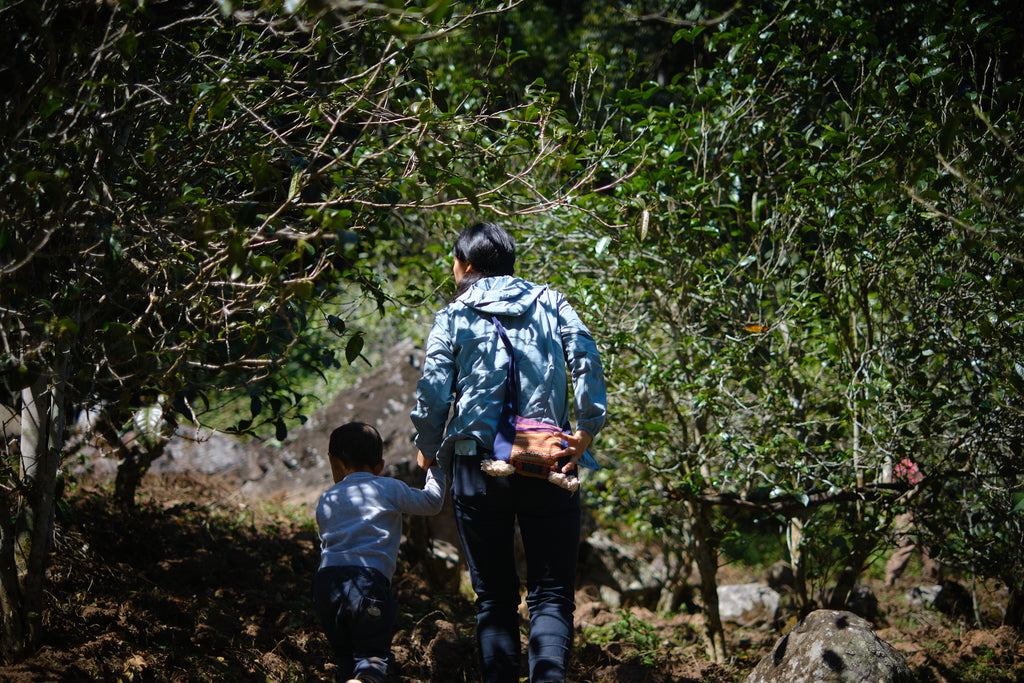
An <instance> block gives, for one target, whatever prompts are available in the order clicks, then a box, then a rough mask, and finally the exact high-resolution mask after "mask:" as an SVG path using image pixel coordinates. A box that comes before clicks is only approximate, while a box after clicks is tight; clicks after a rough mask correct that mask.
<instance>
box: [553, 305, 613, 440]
mask: <svg viewBox="0 0 1024 683" xmlns="http://www.w3.org/2000/svg"><path fill="white" fill-rule="evenodd" d="M557 296H558V326H559V330H560V331H561V335H562V346H563V348H564V349H565V361H566V363H568V365H569V371H570V372H571V375H572V377H571V379H572V389H573V404H574V406H573V407H574V409H575V412H576V429H580V430H583V431H585V432H587V433H588V434H590V435H591V436H597V433H598V432H599V431H601V428H602V427H603V426H604V422H605V416H606V414H607V408H608V399H607V397H606V394H605V386H604V369H603V368H602V366H601V357H600V355H599V354H598V351H597V344H596V343H595V342H594V338H593V337H592V336H591V334H590V330H588V329H587V326H586V325H584V324H583V321H582V320H580V318H579V316H578V315H576V311H575V310H573V308H572V306H571V305H570V304H569V302H568V301H566V300H565V298H564V297H562V296H561V295H557Z"/></svg>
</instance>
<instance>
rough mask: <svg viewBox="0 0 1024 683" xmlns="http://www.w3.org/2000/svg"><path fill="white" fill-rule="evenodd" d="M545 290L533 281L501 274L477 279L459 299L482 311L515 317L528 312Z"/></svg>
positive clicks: (488, 313)
mask: <svg viewBox="0 0 1024 683" xmlns="http://www.w3.org/2000/svg"><path fill="white" fill-rule="evenodd" d="M543 291H544V287H542V286H540V285H536V284H534V283H532V282H527V281H526V280H522V279H520V278H517V277H513V276H511V275H500V276H497V277H487V278H484V279H482V280H479V281H477V282H476V283H474V284H473V286H472V287H470V288H469V289H468V290H467V291H466V292H464V293H463V294H462V296H460V297H459V298H458V301H459V302H461V303H463V304H465V305H467V306H469V307H470V308H472V309H473V310H475V311H479V312H480V313H486V314H487V315H507V316H513V317H514V316H519V315H522V314H524V313H526V311H528V310H529V309H530V307H531V306H533V302H534V301H536V300H537V297H539V296H540V295H541V292H543Z"/></svg>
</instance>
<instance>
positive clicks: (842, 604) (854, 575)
mask: <svg viewBox="0 0 1024 683" xmlns="http://www.w3.org/2000/svg"><path fill="white" fill-rule="evenodd" d="M872 550H874V544H872V543H863V544H861V545H857V546H855V547H854V549H853V553H852V555H851V556H850V561H849V562H847V563H846V566H844V567H843V570H842V571H841V572H839V578H837V579H836V585H835V588H833V589H832V595H831V597H830V598H829V601H828V605H827V606H828V608H829V609H845V608H846V602H847V600H849V598H850V593H852V592H853V587H854V586H856V585H857V579H858V578H860V575H861V573H862V572H863V571H864V562H865V560H867V558H868V557H869V556H870V555H871V551H872Z"/></svg>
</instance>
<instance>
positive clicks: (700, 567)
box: [689, 502, 726, 664]
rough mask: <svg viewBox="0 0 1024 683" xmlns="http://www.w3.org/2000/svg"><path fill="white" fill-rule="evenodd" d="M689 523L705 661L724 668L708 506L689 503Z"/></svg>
mask: <svg viewBox="0 0 1024 683" xmlns="http://www.w3.org/2000/svg"><path fill="white" fill-rule="evenodd" d="M689 507H690V515H691V518H692V520H693V522H692V523H693V549H694V552H693V556H694V559H695V560H696V561H697V571H699V572H700V594H701V600H702V601H703V603H704V619H705V620H706V623H705V627H704V646H705V648H706V649H707V653H708V658H709V659H711V661H713V662H715V663H716V664H725V662H726V650H725V629H723V628H722V617H721V615H720V614H719V611H718V580H717V578H716V577H717V574H718V539H717V538H716V537H715V535H714V530H713V528H712V525H711V506H710V505H706V504H703V503H696V502H694V503H690V504H689Z"/></svg>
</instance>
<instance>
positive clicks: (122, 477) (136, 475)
mask: <svg viewBox="0 0 1024 683" xmlns="http://www.w3.org/2000/svg"><path fill="white" fill-rule="evenodd" d="M166 445H167V442H166V441H161V442H160V443H159V444H157V445H156V446H154V447H153V448H151V449H143V448H139V447H137V446H136V447H133V448H127V447H125V446H124V444H123V443H121V446H120V447H118V453H119V454H122V455H123V457H124V459H123V460H122V461H121V464H119V465H118V466H117V476H116V477H115V478H114V501H115V502H116V503H117V505H118V506H119V507H120V508H121V510H123V511H125V512H131V511H132V510H134V509H135V491H136V490H137V489H138V488H139V482H141V481H142V477H143V476H145V474H146V472H147V471H148V470H149V466H150V465H152V464H153V461H154V460H156V459H157V458H159V457H160V456H161V455H163V452H164V447H165V446H166Z"/></svg>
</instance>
